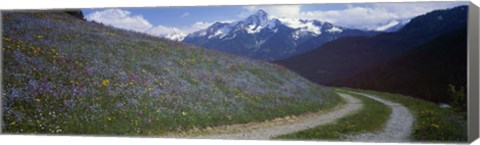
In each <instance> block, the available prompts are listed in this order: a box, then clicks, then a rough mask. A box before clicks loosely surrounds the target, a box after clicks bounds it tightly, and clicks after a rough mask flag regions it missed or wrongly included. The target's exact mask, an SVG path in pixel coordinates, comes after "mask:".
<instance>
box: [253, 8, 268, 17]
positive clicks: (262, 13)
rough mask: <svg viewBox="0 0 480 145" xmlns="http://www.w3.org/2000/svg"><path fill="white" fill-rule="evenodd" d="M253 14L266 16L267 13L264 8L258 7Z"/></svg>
mask: <svg viewBox="0 0 480 145" xmlns="http://www.w3.org/2000/svg"><path fill="white" fill-rule="evenodd" d="M254 15H257V16H266V15H268V13H267V12H265V11H264V10H262V9H259V10H258V11H257V12H256V13H255V14H254Z"/></svg>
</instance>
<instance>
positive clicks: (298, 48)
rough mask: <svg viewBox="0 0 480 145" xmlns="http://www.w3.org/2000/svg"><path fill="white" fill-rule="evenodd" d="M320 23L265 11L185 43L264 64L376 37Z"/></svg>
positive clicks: (192, 36)
mask: <svg viewBox="0 0 480 145" xmlns="http://www.w3.org/2000/svg"><path fill="white" fill-rule="evenodd" d="M375 34H377V32H374V31H361V30H356V29H349V28H344V27H340V26H336V25H333V24H331V23H328V22H320V21H317V20H301V19H287V18H275V17H273V16H270V15H269V14H268V13H266V12H265V11H263V10H259V11H257V12H256V13H254V14H252V15H250V16H248V17H247V18H246V19H244V20H241V21H236V22H233V23H220V22H217V23H214V24H213V25H212V26H210V27H208V28H206V29H203V30H200V31H197V32H194V33H191V34H189V35H187V37H185V38H184V39H183V42H185V43H188V44H193V45H197V46H203V47H206V48H210V49H215V50H219V51H222V52H227V53H231V54H236V55H240V56H247V57H251V58H255V59H263V60H269V61H272V60H279V59H285V58H288V57H290V56H293V55H297V54H301V53H304V52H307V51H310V50H311V49H313V48H317V47H319V46H321V45H323V44H324V43H326V42H328V41H332V40H335V39H338V38H341V37H345V36H372V35H375Z"/></svg>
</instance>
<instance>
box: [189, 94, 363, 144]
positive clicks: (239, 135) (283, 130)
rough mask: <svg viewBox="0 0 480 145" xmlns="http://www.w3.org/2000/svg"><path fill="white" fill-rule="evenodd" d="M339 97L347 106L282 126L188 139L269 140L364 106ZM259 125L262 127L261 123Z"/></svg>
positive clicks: (317, 124)
mask: <svg viewBox="0 0 480 145" xmlns="http://www.w3.org/2000/svg"><path fill="white" fill-rule="evenodd" d="M338 95H339V96H340V97H342V98H343V99H344V100H345V101H346V104H345V105H343V106H342V107H340V108H338V109H336V110H333V111H330V112H322V113H316V114H314V115H309V116H307V117H302V118H301V119H297V120H296V121H295V122H289V123H286V124H281V125H274V126H266V127H260V128H257V129H253V130H245V131H240V132H236V133H221V134H213V135H203V136H195V137H188V138H202V139H244V140H267V139H270V138H271V137H274V136H278V135H283V134H289V133H294V132H298V131H302V130H306V129H309V128H313V127H316V126H319V125H323V124H327V123H330V122H333V121H335V120H337V119H339V118H342V117H345V116H347V115H349V114H350V113H351V112H354V111H356V110H359V109H360V108H361V107H362V106H363V104H362V103H361V101H360V100H358V99H356V98H354V97H352V96H351V95H348V94H344V93H338ZM259 124H260V126H262V125H261V123H259ZM257 125H258V124H257Z"/></svg>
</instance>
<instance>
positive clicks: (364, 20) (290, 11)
mask: <svg viewBox="0 0 480 145" xmlns="http://www.w3.org/2000/svg"><path fill="white" fill-rule="evenodd" d="M466 4H468V3H467V2H463V1H460V2H416V3H371V4H368V5H363V6H355V5H352V4H347V8H345V9H340V10H313V11H301V5H271V6H245V7H243V9H244V11H243V12H242V13H240V15H239V17H246V16H248V15H250V14H252V13H254V12H255V11H257V10H259V9H263V10H265V11H266V12H267V13H269V14H270V15H273V16H276V17H286V18H300V19H316V20H319V21H327V22H331V23H334V24H336V25H340V26H345V27H352V28H358V29H375V28H376V27H379V26H383V25H385V24H388V23H390V22H391V21H392V19H410V18H412V17H415V16H418V15H422V14H425V13H427V12H430V11H433V10H436V9H446V8H452V7H455V6H459V5H466Z"/></svg>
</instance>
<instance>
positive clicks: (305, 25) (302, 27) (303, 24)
mask: <svg viewBox="0 0 480 145" xmlns="http://www.w3.org/2000/svg"><path fill="white" fill-rule="evenodd" d="M278 20H279V21H280V22H282V23H283V24H285V25H286V26H288V27H290V28H293V29H297V31H299V32H311V33H313V34H314V35H316V36H318V35H320V34H322V32H321V29H320V26H317V25H315V24H314V22H318V21H312V20H301V19H290V18H278ZM319 23H320V22H319ZM320 24H321V23H320ZM299 34H300V33H299Z"/></svg>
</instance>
